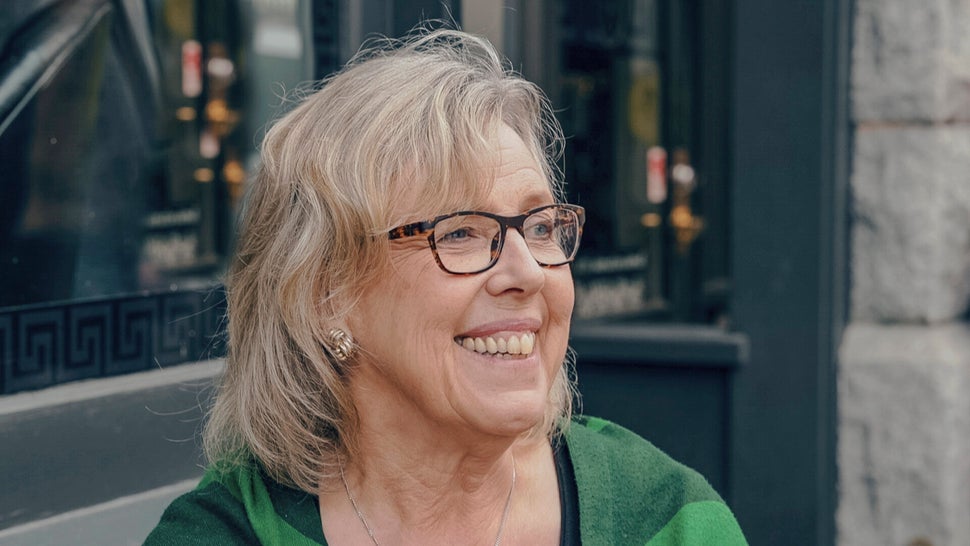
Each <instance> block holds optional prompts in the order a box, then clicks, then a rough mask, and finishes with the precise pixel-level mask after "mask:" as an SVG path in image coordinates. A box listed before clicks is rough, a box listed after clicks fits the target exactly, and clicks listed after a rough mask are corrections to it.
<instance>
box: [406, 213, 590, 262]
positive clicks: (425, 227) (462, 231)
mask: <svg viewBox="0 0 970 546" xmlns="http://www.w3.org/2000/svg"><path fill="white" fill-rule="evenodd" d="M585 221H586V211H585V210H583V207H580V206H578V205H546V206H543V207H539V208H535V209H532V210H530V211H528V212H526V213H525V214H520V215H518V216H499V215H498V214H492V213H489V212H480V211H473V210H463V211H459V212H453V213H451V214H444V215H442V216H438V217H437V218H434V219H432V220H428V221H425V222H415V223H413V224H407V225H403V226H399V227H396V228H394V229H392V230H390V231H389V232H387V238H388V239H390V240H394V239H402V238H405V237H415V236H418V235H424V234H426V233H427V234H428V244H429V245H430V246H431V252H432V254H434V259H435V261H436V262H438V266H439V267H440V268H441V269H443V270H445V271H447V272H448V273H453V274H456V275H472V274H475V273H481V272H483V271H485V270H487V269H489V268H491V267H492V266H493V265H495V263H496V262H498V259H499V256H501V255H502V248H503V247H504V245H505V234H506V232H507V231H508V230H509V228H515V230H516V231H518V232H519V234H520V235H522V238H523V239H525V243H526V245H527V246H528V247H529V252H530V253H532V257H533V258H535V260H536V262H538V263H539V265H541V266H544V267H552V266H556V265H563V264H567V263H569V262H571V261H573V258H575V257H576V252H577V251H578V250H579V240H580V238H581V237H582V235H583V222H585Z"/></svg>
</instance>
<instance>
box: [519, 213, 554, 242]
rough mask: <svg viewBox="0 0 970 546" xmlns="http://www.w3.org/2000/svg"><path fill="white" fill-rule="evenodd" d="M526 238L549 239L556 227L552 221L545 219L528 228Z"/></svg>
mask: <svg viewBox="0 0 970 546" xmlns="http://www.w3.org/2000/svg"><path fill="white" fill-rule="evenodd" d="M526 229H527V231H526V237H527V238H529V239H548V238H549V237H550V236H551V235H552V232H553V230H554V229H555V226H554V225H553V222H552V220H551V219H547V218H543V219H541V220H539V221H537V222H536V223H534V224H530V225H529V226H526Z"/></svg>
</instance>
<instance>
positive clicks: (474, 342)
mask: <svg viewBox="0 0 970 546" xmlns="http://www.w3.org/2000/svg"><path fill="white" fill-rule="evenodd" d="M535 341H536V335H535V332H523V333H520V334H501V335H492V336H484V337H462V336H459V337H456V338H455V343H457V344H459V345H461V346H462V347H463V348H464V349H466V350H468V351H473V352H476V353H479V354H488V355H521V356H528V355H530V354H532V350H533V349H534V348H535Z"/></svg>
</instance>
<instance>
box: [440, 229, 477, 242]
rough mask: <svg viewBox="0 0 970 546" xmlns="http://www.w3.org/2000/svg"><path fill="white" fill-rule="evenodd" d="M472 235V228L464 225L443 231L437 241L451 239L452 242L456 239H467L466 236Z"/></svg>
mask: <svg viewBox="0 0 970 546" xmlns="http://www.w3.org/2000/svg"><path fill="white" fill-rule="evenodd" d="M472 236H474V234H473V233H472V229H471V228H467V227H464V228H459V229H453V230H451V231H449V232H447V233H445V234H444V235H442V236H441V237H439V239H438V240H439V241H452V242H457V241H461V240H462V239H467V238H469V237H472Z"/></svg>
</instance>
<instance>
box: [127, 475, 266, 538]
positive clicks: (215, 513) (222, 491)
mask: <svg viewBox="0 0 970 546" xmlns="http://www.w3.org/2000/svg"><path fill="white" fill-rule="evenodd" d="M211 478H212V476H210V475H207V476H206V477H205V478H203V481H202V483H200V484H199V486H198V487H197V488H196V489H194V490H193V491H190V492H188V493H186V494H184V495H182V496H181V497H178V498H177V499H175V500H174V501H173V502H172V504H170V505H169V506H168V508H166V509H165V512H164V513H163V514H162V518H161V520H160V521H159V522H158V525H157V526H156V527H155V529H154V530H153V531H152V533H151V534H150V535H149V536H148V539H147V540H146V541H145V544H146V545H147V546H168V545H172V546H175V545H193V544H198V545H202V544H206V545H209V544H211V545H215V546H218V545H223V544H225V545H229V544H259V540H258V539H257V537H256V534H255V532H254V531H253V526H252V524H251V523H250V522H249V518H248V516H247V514H246V509H245V506H244V505H243V503H242V502H241V501H240V500H239V499H238V498H236V496H235V495H233V494H232V492H231V491H230V489H229V488H227V487H226V486H225V485H224V484H223V483H221V482H220V481H218V480H213V479H211Z"/></svg>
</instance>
